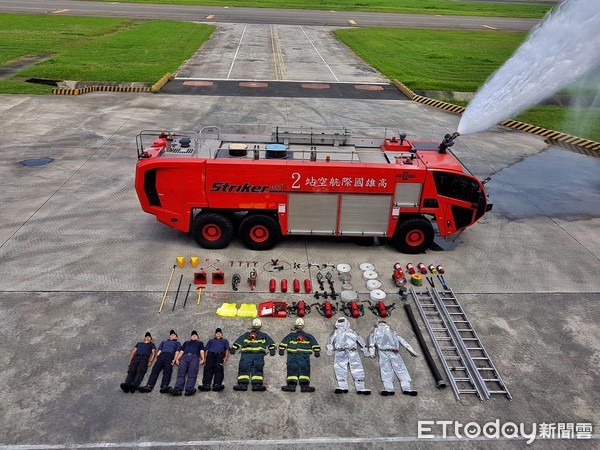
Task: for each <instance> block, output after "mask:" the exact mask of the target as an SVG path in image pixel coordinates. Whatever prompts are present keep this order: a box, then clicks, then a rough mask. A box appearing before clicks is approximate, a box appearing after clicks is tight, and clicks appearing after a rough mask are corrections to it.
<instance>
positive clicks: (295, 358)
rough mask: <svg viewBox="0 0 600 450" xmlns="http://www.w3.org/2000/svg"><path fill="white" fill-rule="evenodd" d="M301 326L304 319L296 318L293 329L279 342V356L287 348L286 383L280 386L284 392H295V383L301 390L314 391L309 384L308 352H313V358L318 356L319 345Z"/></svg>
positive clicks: (319, 353) (319, 351)
mask: <svg viewBox="0 0 600 450" xmlns="http://www.w3.org/2000/svg"><path fill="white" fill-rule="evenodd" d="M303 328H304V319H302V318H298V319H296V321H295V322H294V328H293V331H292V332H291V333H290V334H288V335H287V336H286V337H284V338H283V340H282V341H281V343H280V344H279V354H280V355H281V356H283V354H284V353H285V351H286V350H287V385H286V386H282V387H281V390H282V391H285V392H295V391H296V385H297V384H300V391H302V392H315V388H314V387H312V386H310V354H311V353H313V352H314V353H315V358H318V357H319V356H321V347H319V344H318V342H317V340H316V339H315V338H314V337H313V336H312V335H311V334H308V333H307V332H305V331H304V329H303Z"/></svg>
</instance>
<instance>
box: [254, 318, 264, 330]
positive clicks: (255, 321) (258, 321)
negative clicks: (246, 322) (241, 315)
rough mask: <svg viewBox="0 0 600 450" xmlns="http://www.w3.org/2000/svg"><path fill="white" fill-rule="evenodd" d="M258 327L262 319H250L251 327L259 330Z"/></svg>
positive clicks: (260, 325)
mask: <svg viewBox="0 0 600 450" xmlns="http://www.w3.org/2000/svg"><path fill="white" fill-rule="evenodd" d="M260 327H262V321H261V320H260V319H258V318H257V319H254V320H253V321H252V329H253V330H260Z"/></svg>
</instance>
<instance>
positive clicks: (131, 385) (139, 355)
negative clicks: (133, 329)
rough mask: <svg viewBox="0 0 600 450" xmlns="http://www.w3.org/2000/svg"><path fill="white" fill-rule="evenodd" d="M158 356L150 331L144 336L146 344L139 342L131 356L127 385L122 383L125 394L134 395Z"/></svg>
mask: <svg viewBox="0 0 600 450" xmlns="http://www.w3.org/2000/svg"><path fill="white" fill-rule="evenodd" d="M155 356H156V345H154V343H153V342H152V335H151V334H150V332H149V331H148V332H147V333H146V334H145V335H144V342H138V343H137V344H135V346H134V347H133V350H132V351H131V355H129V364H128V367H129V368H128V369H127V378H126V379H125V383H121V389H123V392H131V393H134V392H135V391H136V390H137V388H138V387H139V386H140V384H142V380H143V379H144V375H146V371H147V370H148V367H150V366H151V365H152V362H153V361H154V357H155Z"/></svg>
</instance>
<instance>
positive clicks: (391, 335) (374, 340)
mask: <svg viewBox="0 0 600 450" xmlns="http://www.w3.org/2000/svg"><path fill="white" fill-rule="evenodd" d="M400 344H402V346H403V347H404V348H405V349H406V350H408V353H410V354H411V355H412V356H414V357H417V356H419V355H418V354H417V352H415V351H414V349H413V348H412V347H411V345H410V344H409V343H408V342H406V341H405V340H404V339H403V338H402V336H400V335H399V334H398V333H396V332H395V331H394V330H392V329H391V328H390V326H389V325H388V324H387V323H386V322H385V321H383V320H379V321H377V323H376V324H375V328H374V329H373V331H372V332H371V334H370V335H369V349H370V355H369V356H371V357H372V358H374V357H375V349H377V353H378V354H379V371H380V372H381V381H383V391H381V395H384V396H385V395H394V394H395V392H394V373H395V374H396V376H397V377H398V378H399V379H400V387H401V388H402V393H403V394H405V395H417V391H415V390H414V389H413V388H412V387H411V386H410V382H411V379H410V375H409V373H408V370H406V366H405V365H404V361H403V360H402V356H400V353H399V350H400Z"/></svg>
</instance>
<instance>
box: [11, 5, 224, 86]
mask: <svg viewBox="0 0 600 450" xmlns="http://www.w3.org/2000/svg"><path fill="white" fill-rule="evenodd" d="M213 30H214V27H213V26H211V25H201V24H193V23H185V22H177V21H170V20H148V21H142V20H127V19H104V18H87V17H66V16H64V17H57V16H37V15H35V16H34V15H32V16H29V15H12V14H0V61H1V63H0V65H1V64H6V63H7V62H11V61H18V60H19V59H21V58H23V57H25V56H33V55H39V54H43V53H51V54H53V56H52V57H51V58H50V59H49V60H47V61H44V62H40V63H38V64H35V65H34V66H31V67H29V68H27V69H24V70H23V71H21V72H19V73H17V74H16V75H15V76H16V77H27V78H46V79H55V80H77V81H121V82H134V81H137V82H155V81H157V80H158V79H159V78H160V77H162V76H163V75H164V74H165V73H167V72H173V71H175V70H176V69H177V67H179V65H181V63H183V61H185V60H186V59H187V58H189V57H190V56H191V55H192V54H193V53H194V52H195V51H196V50H197V49H198V48H199V47H200V46H201V45H202V43H203V42H205V41H206V40H207V39H208V38H209V37H210V35H211V33H212V32H213ZM49 90H50V88H48V87H45V86H36V85H32V84H30V83H17V82H15V81H12V80H4V81H0V93H32V94H37V93H47V92H49Z"/></svg>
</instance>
